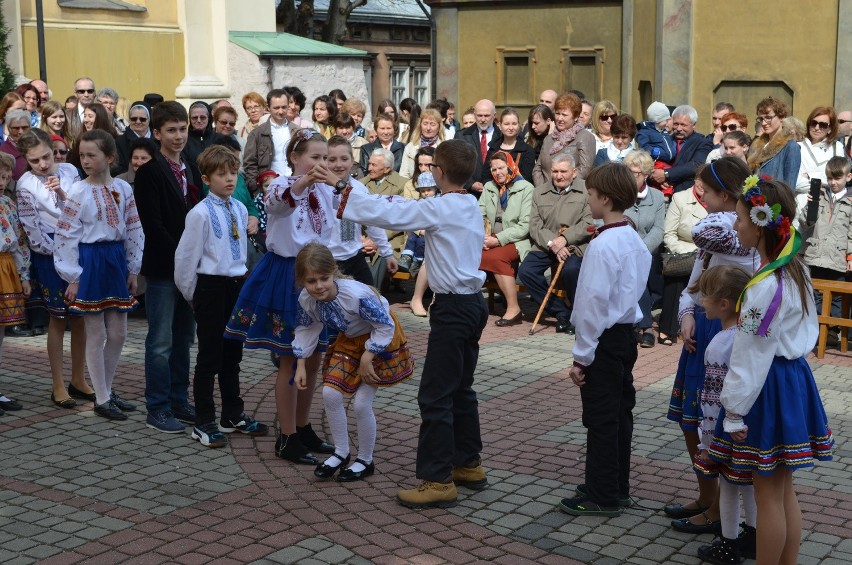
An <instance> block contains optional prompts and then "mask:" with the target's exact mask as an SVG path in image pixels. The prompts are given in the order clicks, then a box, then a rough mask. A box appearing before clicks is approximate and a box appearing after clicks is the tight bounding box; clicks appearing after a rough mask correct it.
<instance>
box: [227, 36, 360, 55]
mask: <svg viewBox="0 0 852 565" xmlns="http://www.w3.org/2000/svg"><path fill="white" fill-rule="evenodd" d="M228 39H230V40H231V43H233V44H235V45H239V46H240V47H242V48H243V49H246V50H248V51H251V52H252V53H254V54H255V55H257V56H259V57H275V56H279V57H280V56H302V57H317V56H321V57H357V58H366V57H369V56H370V54H369V53H367V52H366V51H361V50H360V49H352V48H351V47H343V46H341V45H333V44H331V43H324V42H322V41H316V40H315V39H308V38H307V37H299V36H298V35H293V34H291V33H276V32H252V31H231V32H229V33H228Z"/></svg>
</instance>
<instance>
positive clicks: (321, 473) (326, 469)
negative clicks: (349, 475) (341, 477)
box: [314, 453, 350, 479]
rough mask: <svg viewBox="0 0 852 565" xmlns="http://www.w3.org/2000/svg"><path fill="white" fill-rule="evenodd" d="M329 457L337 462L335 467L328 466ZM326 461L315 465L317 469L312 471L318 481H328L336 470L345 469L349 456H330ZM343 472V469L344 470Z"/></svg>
mask: <svg viewBox="0 0 852 565" xmlns="http://www.w3.org/2000/svg"><path fill="white" fill-rule="evenodd" d="M331 457H334V458H335V459H336V460H337V461H338V464H337V465H329V464H328V462H329V460H331ZM331 457H329V458H328V459H326V460H325V462H324V463H320V464H319V465H317V468H316V469H314V475H315V476H316V477H319V478H320V479H330V478H331V477H332V476H334V474H335V473H336V472H337V470H338V469H341V468H345V467H346V466H347V465H348V464H349V458H350V456H349V455H347V456H346V457H341V456H340V455H338V454H337V453H335V454H334V455H332V456H331ZM344 470H345V469H344Z"/></svg>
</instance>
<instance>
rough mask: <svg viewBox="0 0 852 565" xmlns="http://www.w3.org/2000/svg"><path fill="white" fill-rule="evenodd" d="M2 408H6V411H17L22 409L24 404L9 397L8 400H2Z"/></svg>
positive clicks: (0, 403) (0, 405)
mask: <svg viewBox="0 0 852 565" xmlns="http://www.w3.org/2000/svg"><path fill="white" fill-rule="evenodd" d="M0 408H2V409H3V410H5V411H6V412H15V411H17V410H20V409H22V408H23V406H21V405H20V404H18V403H17V402H15V401H14V400H12V399H11V398H9V399H6V400H0Z"/></svg>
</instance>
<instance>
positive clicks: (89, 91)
mask: <svg viewBox="0 0 852 565" xmlns="http://www.w3.org/2000/svg"><path fill="white" fill-rule="evenodd" d="M75 92H76V93H77V94H94V93H95V89H94V88H78V89H77V90H76V91H75Z"/></svg>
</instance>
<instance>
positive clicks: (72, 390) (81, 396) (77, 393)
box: [68, 384, 98, 402]
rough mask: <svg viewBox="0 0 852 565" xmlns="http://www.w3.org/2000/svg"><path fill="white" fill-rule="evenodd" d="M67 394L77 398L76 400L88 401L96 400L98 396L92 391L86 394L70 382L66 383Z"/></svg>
mask: <svg viewBox="0 0 852 565" xmlns="http://www.w3.org/2000/svg"><path fill="white" fill-rule="evenodd" d="M68 396H70V397H71V398H77V399H78V400H88V401H89V402H97V400H98V397H97V396H96V395H95V393H94V392H93V393H91V394H87V393H85V392H83V391H82V390H80V389H78V388H77V387H75V386H74V385H72V384H69V385H68Z"/></svg>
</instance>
